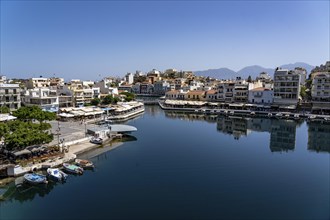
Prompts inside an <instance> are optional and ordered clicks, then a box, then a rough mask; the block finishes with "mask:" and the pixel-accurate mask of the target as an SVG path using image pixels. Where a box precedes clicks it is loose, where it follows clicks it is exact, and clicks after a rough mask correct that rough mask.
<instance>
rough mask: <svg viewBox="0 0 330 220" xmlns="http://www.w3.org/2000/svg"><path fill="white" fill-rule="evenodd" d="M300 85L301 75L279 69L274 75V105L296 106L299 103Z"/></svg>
mask: <svg viewBox="0 0 330 220" xmlns="http://www.w3.org/2000/svg"><path fill="white" fill-rule="evenodd" d="M300 84H301V75H300V74H298V73H296V72H294V71H289V70H287V69H281V68H277V69H276V71H275V73H274V100H273V102H274V104H278V105H295V106H296V105H297V104H298V101H299V94H300Z"/></svg>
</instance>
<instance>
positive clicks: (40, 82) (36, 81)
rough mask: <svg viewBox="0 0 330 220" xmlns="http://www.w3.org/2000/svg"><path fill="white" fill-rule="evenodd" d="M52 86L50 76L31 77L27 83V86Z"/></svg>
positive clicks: (29, 87) (31, 87) (32, 87)
mask: <svg viewBox="0 0 330 220" xmlns="http://www.w3.org/2000/svg"><path fill="white" fill-rule="evenodd" d="M49 86H50V79H48V78H42V77H40V78H30V79H29V80H28V81H27V83H26V88H28V89H34V88H46V87H49Z"/></svg>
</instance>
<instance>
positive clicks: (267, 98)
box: [249, 87, 274, 104]
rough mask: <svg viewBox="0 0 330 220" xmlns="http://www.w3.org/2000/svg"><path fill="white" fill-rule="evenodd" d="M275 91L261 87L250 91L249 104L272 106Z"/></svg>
mask: <svg viewBox="0 0 330 220" xmlns="http://www.w3.org/2000/svg"><path fill="white" fill-rule="evenodd" d="M273 96H274V91H273V90H271V89H269V88H264V87H259V88H255V89H252V90H249V103H257V104H272V103H273Z"/></svg>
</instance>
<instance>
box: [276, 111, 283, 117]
mask: <svg viewBox="0 0 330 220" xmlns="http://www.w3.org/2000/svg"><path fill="white" fill-rule="evenodd" d="M275 117H276V118H282V117H283V114H282V113H281V112H279V113H277V114H276V115H275Z"/></svg>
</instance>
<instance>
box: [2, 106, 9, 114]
mask: <svg viewBox="0 0 330 220" xmlns="http://www.w3.org/2000/svg"><path fill="white" fill-rule="evenodd" d="M9 112H10V109H9V108H8V107H7V106H1V107H0V113H1V114H4V113H9Z"/></svg>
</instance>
